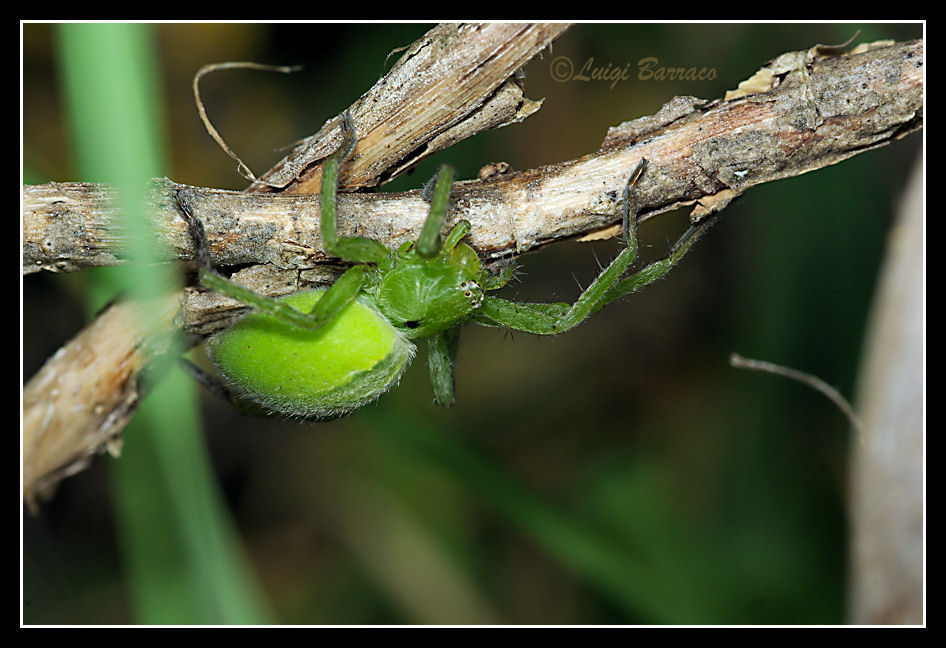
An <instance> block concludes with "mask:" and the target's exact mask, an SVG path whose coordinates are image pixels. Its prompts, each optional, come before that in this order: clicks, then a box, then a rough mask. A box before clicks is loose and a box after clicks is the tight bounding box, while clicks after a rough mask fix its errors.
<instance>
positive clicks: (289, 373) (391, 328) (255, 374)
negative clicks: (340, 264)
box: [178, 112, 709, 419]
mask: <svg viewBox="0 0 946 648" xmlns="http://www.w3.org/2000/svg"><path fill="white" fill-rule="evenodd" d="M341 128H342V134H343V141H342V145H341V146H340V147H339V149H338V150H337V151H336V152H335V153H333V154H332V155H331V156H329V158H328V159H326V161H325V163H324V164H323V175H322V194H321V206H320V209H321V214H320V223H321V228H322V238H323V241H324V243H325V250H326V251H327V252H328V253H329V254H332V255H334V256H337V257H339V258H342V259H345V260H347V261H350V262H354V263H355V265H353V266H352V267H351V268H349V269H348V270H347V271H346V272H345V273H344V274H342V276H341V277H339V278H338V280H337V281H336V282H335V283H334V284H332V286H331V287H330V288H320V289H315V290H308V291H303V292H301V293H296V294H294V295H290V296H288V297H284V298H281V299H273V298H270V297H267V296H265V295H260V294H258V293H256V292H254V291H252V290H249V289H247V288H245V287H243V286H239V285H237V284H235V283H233V282H232V281H230V280H229V279H226V278H225V277H223V276H222V275H220V274H218V273H217V272H216V271H215V270H213V268H211V267H210V264H209V261H208V254H207V241H206V238H205V235H204V231H203V225H202V224H201V222H200V221H199V220H198V219H197V218H196V217H194V215H193V214H192V213H191V211H190V208H189V206H188V205H187V203H186V201H185V200H184V198H183V197H179V200H178V206H179V208H180V211H181V213H182V214H183V215H184V217H185V220H186V221H187V223H188V227H189V231H190V233H191V236H192V238H193V240H194V243H195V247H196V249H197V261H198V266H199V271H200V281H201V283H202V284H203V285H204V286H206V287H208V288H211V289H213V290H217V291H219V292H221V293H223V294H225V295H228V296H230V297H232V298H234V299H237V300H239V301H241V302H243V303H245V304H247V305H249V306H252V307H254V308H255V309H256V310H255V312H252V313H250V314H249V315H247V316H246V317H244V318H243V319H242V320H240V321H239V322H238V323H237V324H235V325H234V326H232V327H231V328H229V329H227V330H226V331H223V332H222V333H220V334H218V335H216V336H215V337H214V338H213V339H212V340H211V342H210V351H211V356H212V357H213V359H214V362H215V364H216V365H217V368H218V369H219V371H220V373H221V374H223V376H224V377H225V378H226V379H227V381H228V382H229V384H230V386H231V388H232V390H233V391H235V392H236V394H237V395H239V396H243V397H246V398H249V399H250V400H252V401H255V402H257V403H259V404H262V405H263V406H264V407H266V408H268V409H270V410H273V411H276V412H279V413H282V414H286V415H289V416H300V417H306V418H321V419H325V418H333V417H336V416H340V415H342V414H345V413H347V412H350V411H352V410H354V409H356V408H358V407H360V406H362V405H364V404H366V403H369V402H371V401H373V400H375V399H376V398H377V397H378V396H380V395H381V394H383V393H384V392H386V391H387V390H389V389H390V388H391V387H392V386H394V385H395V384H396V383H397V381H398V380H399V379H400V376H401V374H402V373H403V371H404V370H405V369H406V368H407V366H408V365H409V364H410V362H411V360H412V359H413V357H414V353H415V347H414V344H413V342H412V340H415V339H422V338H423V339H426V340H427V363H428V366H429V369H430V379H431V384H432V386H433V389H434V397H435V400H436V402H437V403H438V404H440V405H450V404H452V403H453V402H454V384H453V361H454V358H455V354H456V347H457V331H458V325H460V324H463V323H476V324H481V325H484V326H494V327H503V328H510V329H514V330H519V331H526V332H530V333H535V334H538V335H553V334H556V333H561V332H564V331H566V330H568V329H570V328H573V327H574V326H577V325H578V324H580V323H581V322H582V321H584V319H585V318H586V317H588V315H590V314H591V313H592V312H594V311H596V310H598V309H600V308H602V307H603V306H605V305H606V304H608V303H610V302H612V301H614V300H615V299H618V298H620V297H622V296H624V295H626V294H628V293H630V292H632V291H634V290H636V289H638V288H640V287H642V286H645V285H647V284H649V283H652V282H653V281H655V280H657V279H659V278H660V277H662V276H663V275H665V274H666V273H667V272H668V271H669V270H670V268H671V267H673V265H674V264H675V263H676V262H677V261H678V260H679V259H680V258H681V257H682V256H683V255H684V253H685V252H686V251H687V250H688V249H689V247H690V246H691V245H692V244H693V242H694V241H695V240H696V239H697V238H698V237H699V235H700V234H701V233H702V232H703V231H705V230H706V228H707V227H708V226H709V221H705V222H704V223H702V224H700V225H697V226H693V227H691V228H690V229H689V230H688V231H687V232H686V233H685V234H684V235H683V236H682V237H681V238H680V240H679V241H677V243H676V245H675V246H674V247H673V249H672V250H671V253H670V256H668V257H667V258H665V259H662V260H660V261H657V262H654V263H652V264H650V265H648V266H646V267H644V268H643V269H642V270H640V271H639V272H637V273H636V274H633V275H630V276H628V277H624V276H623V275H624V273H625V272H626V271H627V269H628V267H629V266H630V265H631V263H632V262H633V261H634V259H635V258H636V255H637V227H636V226H637V223H636V213H635V210H634V209H633V207H632V205H631V203H632V202H633V190H634V188H635V186H636V184H637V181H638V180H639V179H640V176H641V174H642V173H643V170H644V167H645V163H646V161H645V160H643V159H642V160H641V161H640V163H639V164H638V165H637V167H636V168H635V169H634V171H632V172H631V175H630V177H629V178H628V181H627V183H626V185H625V190H624V195H623V199H624V223H623V224H624V231H625V239H626V242H627V245H626V247H625V248H624V249H623V250H622V251H621V252H620V254H618V256H617V257H616V258H615V259H614V261H612V262H611V264H610V265H609V266H608V267H607V268H605V269H604V270H603V271H602V272H601V274H600V275H598V277H597V278H596V279H595V280H594V281H593V282H592V284H591V285H590V286H588V288H587V289H585V291H584V292H583V293H582V294H581V296H580V297H579V298H578V300H577V301H576V302H575V303H574V304H567V303H553V304H537V303H520V302H512V301H507V300H504V299H500V298H498V297H494V296H492V295H487V294H486V293H487V292H489V291H492V290H496V289H498V288H500V287H501V286H503V285H504V284H505V283H506V282H507V281H508V280H509V278H510V277H511V274H512V273H511V268H507V270H506V271H505V272H502V273H501V274H499V275H496V276H494V275H490V274H489V273H488V272H486V271H485V270H484V269H483V268H482V267H481V265H480V260H479V257H478V256H477V254H476V252H475V251H474V250H473V248H471V247H470V246H469V245H467V244H466V243H463V242H462V239H463V238H464V237H465V236H466V235H467V234H468V233H469V232H470V229H471V226H470V223H469V222H467V221H465V220H461V221H459V222H458V223H457V224H456V225H455V226H454V227H453V229H452V230H451V231H450V233H449V234H448V235H447V236H446V238H442V237H441V229H442V227H443V224H444V221H445V219H446V215H447V210H448V205H449V200H450V189H451V186H452V183H453V171H452V169H450V168H449V167H447V166H443V167H441V169H440V172H439V173H438V175H437V176H436V178H435V179H436V184H435V186H434V189H433V192H432V194H431V196H430V198H429V199H430V212H429V214H428V216H427V219H426V221H425V222H424V226H423V229H422V231H421V233H420V235H419V237H418V238H417V240H416V241H414V242H408V243H404V244H403V245H401V246H400V247H399V248H398V249H397V250H389V249H388V248H386V247H385V246H384V245H383V244H381V243H379V242H378V241H375V240H373V239H368V238H363V237H347V238H339V237H338V236H337V234H336V218H335V203H336V191H337V183H338V170H339V166H340V165H341V164H342V163H343V162H344V161H345V160H346V159H347V158H348V156H349V155H350V154H351V152H352V151H353V150H354V147H355V144H356V139H355V132H354V126H353V124H352V122H351V117H350V116H349V114H348V113H347V112H346V113H345V114H343V115H342V117H341Z"/></svg>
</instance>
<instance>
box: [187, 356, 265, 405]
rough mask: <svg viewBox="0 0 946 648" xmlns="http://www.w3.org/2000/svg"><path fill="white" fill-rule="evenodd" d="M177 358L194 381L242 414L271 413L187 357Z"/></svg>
mask: <svg viewBox="0 0 946 648" xmlns="http://www.w3.org/2000/svg"><path fill="white" fill-rule="evenodd" d="M177 360H178V366H180V368H181V369H182V370H183V371H184V372H185V373H187V374H189V375H190V376H191V378H193V379H194V381H196V382H197V383H199V384H200V385H201V386H203V387H204V388H205V389H206V390H207V391H209V392H210V393H212V394H213V395H214V396H216V397H217V398H220V399H221V400H223V401H226V402H227V403H229V404H230V405H231V406H232V407H233V408H234V409H235V410H237V411H238V412H240V414H243V415H244V416H266V415H268V414H270V413H271V412H270V411H269V410H267V409H265V408H263V407H261V406H260V405H257V404H256V403H254V402H253V401H251V400H248V399H246V398H241V397H240V396H239V395H238V394H236V393H234V392H233V390H231V389H230V388H229V387H227V386H226V385H225V384H223V383H222V382H220V380H219V379H217V377H216V376H214V375H213V374H210V373H207V372H206V371H204V370H203V369H202V368H200V367H199V366H197V365H196V364H194V363H193V362H191V361H190V360H188V359H187V358H184V357H180V358H178V359H177Z"/></svg>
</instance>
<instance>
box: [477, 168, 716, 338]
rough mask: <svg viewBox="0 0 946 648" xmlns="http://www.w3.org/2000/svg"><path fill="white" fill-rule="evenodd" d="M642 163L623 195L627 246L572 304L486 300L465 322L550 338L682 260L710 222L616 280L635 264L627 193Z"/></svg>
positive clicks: (633, 212) (630, 201)
mask: <svg viewBox="0 0 946 648" xmlns="http://www.w3.org/2000/svg"><path fill="white" fill-rule="evenodd" d="M645 165H646V160H641V162H640V164H638V166H637V168H636V169H635V170H634V172H633V173H632V174H631V177H630V179H629V180H628V183H627V186H626V187H625V189H624V219H623V220H624V232H625V241H626V243H627V246H626V247H625V248H624V249H623V250H622V251H621V252H620V254H618V256H617V257H616V258H615V259H614V260H613V261H612V262H611V263H610V264H609V265H608V267H607V268H605V269H604V271H602V272H601V274H599V275H598V277H597V278H596V279H595V280H594V281H593V282H592V283H591V285H590V286H588V288H587V289H585V291H584V292H583V293H582V294H581V296H580V297H579V298H578V299H577V300H576V301H575V303H574V304H572V305H569V304H566V303H556V304H536V303H517V302H511V301H507V300H504V299H500V298H498V297H492V296H487V297H486V299H485V300H484V301H483V305H482V306H481V307H480V308H479V309H478V310H477V311H476V312H475V313H473V315H472V316H471V318H470V319H471V320H472V321H476V322H478V323H480V324H484V325H486V326H500V327H507V328H511V329H516V330H520V331H526V332H529V333H536V334H538V335H554V334H556V333H562V332H564V331H567V330H569V329H571V328H573V327H575V326H577V325H578V324H580V323H581V322H583V321H584V320H585V318H587V317H588V315H590V314H591V313H593V312H595V311H597V310H598V309H600V308H602V307H604V306H605V305H606V304H609V303H610V302H612V301H614V300H615V299H618V298H620V297H623V296H624V295H626V294H628V293H630V292H633V291H635V290H637V289H639V288H642V287H643V286H646V285H648V284H650V283H653V282H654V281H656V280H658V279H660V278H661V277H663V276H664V275H665V274H667V273H668V272H669V271H670V269H671V268H672V267H673V266H674V265H675V264H676V263H677V262H678V261H679V260H680V259H681V258H682V257H683V255H684V254H685V253H686V252H687V250H689V249H690V247H691V246H692V245H693V243H695V242H696V240H697V239H698V238H699V236H700V235H701V234H702V233H703V232H705V231H706V229H707V228H708V227H709V225H710V221H705V222H704V223H702V224H701V225H697V226H693V227H691V228H690V229H689V230H688V231H687V232H686V233H685V234H684V235H683V236H682V237H681V238H680V239H679V240H678V241H677V243H676V244H675V245H674V247H673V249H672V250H671V252H670V255H669V256H668V257H667V258H665V259H662V260H660V261H657V262H655V263H652V264H650V265H648V266H647V267H645V268H644V269H642V270H640V271H639V272H637V273H635V274H633V275H631V276H630V277H627V278H625V279H621V277H622V275H623V274H624V272H626V271H627V268H628V267H629V266H630V265H631V263H633V262H634V260H635V259H636V258H637V213H636V206H635V205H634V204H633V203H634V202H635V201H634V194H633V190H634V187H635V186H636V184H637V181H638V180H639V179H640V176H641V174H642V172H643V169H644V166H645Z"/></svg>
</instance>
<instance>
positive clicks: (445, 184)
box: [414, 164, 469, 259]
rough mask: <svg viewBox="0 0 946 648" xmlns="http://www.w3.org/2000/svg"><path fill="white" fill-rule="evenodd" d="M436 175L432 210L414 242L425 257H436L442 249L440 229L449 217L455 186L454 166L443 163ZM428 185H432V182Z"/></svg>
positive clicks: (418, 252)
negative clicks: (452, 192)
mask: <svg viewBox="0 0 946 648" xmlns="http://www.w3.org/2000/svg"><path fill="white" fill-rule="evenodd" d="M434 177H435V178H436V184H435V185H434V188H433V193H432V194H431V196H430V211H429V212H428V213H427V219H426V220H425V221H424V227H423V229H421V232H420V236H419V237H418V238H417V243H415V244H414V249H415V250H416V251H417V254H418V256H420V257H422V258H424V259H432V258H434V257H435V256H437V255H438V254H439V253H440V250H441V244H440V241H441V239H440V230H441V229H442V228H443V222H444V220H445V219H446V217H447V207H448V206H449V203H450V189H451V188H452V187H453V167H450V166H448V165H446V164H444V165H442V166H441V167H440V171H438V172H437V175H436V176H434ZM427 186H430V183H428V185H427ZM425 191H426V188H425ZM457 227H459V225H458V226H457ZM456 229H457V228H454V232H451V239H452V238H453V234H454V233H455V232H456ZM467 231H469V223H467ZM465 234H466V232H464V233H463V234H461V235H460V236H459V238H457V239H456V241H455V242H454V243H453V246H456V244H457V243H458V242H459V241H460V239H461V238H463V235H465Z"/></svg>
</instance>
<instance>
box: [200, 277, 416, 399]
mask: <svg viewBox="0 0 946 648" xmlns="http://www.w3.org/2000/svg"><path fill="white" fill-rule="evenodd" d="M324 293H325V290H311V291H307V292H302V293H296V294H294V295H290V296H288V297H285V298H283V299H282V300H281V301H284V302H285V303H287V304H289V305H290V306H292V307H294V308H296V309H297V310H299V311H302V312H304V313H305V312H309V310H311V308H312V306H313V305H314V304H315V303H316V302H317V301H318V300H319V299H320V298H321V297H322V295H323V294H324ZM210 350H211V355H212V357H213V359H214V362H215V363H216V364H217V367H218V369H219V370H220V372H221V373H222V374H223V375H224V376H226V378H227V379H228V380H229V381H230V383H231V384H233V385H234V386H235V387H236V388H237V390H238V391H239V392H240V393H241V394H243V395H245V396H247V397H249V398H251V399H252V400H254V401H257V402H259V403H260V404H262V405H264V406H265V407H267V408H269V409H272V410H275V411H277V412H280V413H282V414H286V415H288V416H301V417H306V418H332V417H335V416H340V415H342V414H345V413H347V412H350V411H351V410H353V409H356V408H358V407H361V406H362V405H365V404H366V403H369V402H371V401H373V400H375V399H376V398H377V397H378V396H380V395H381V394H383V393H384V392H386V391H387V390H388V389H390V388H391V387H392V386H394V384H396V383H397V381H398V379H399V378H400V376H401V374H402V373H403V371H404V369H405V368H406V367H407V366H408V364H410V361H411V359H412V358H413V355H414V345H413V344H412V343H411V342H409V341H408V340H407V339H405V337H404V336H403V334H401V333H400V332H398V331H397V330H396V329H395V328H394V327H393V326H391V324H390V323H389V322H388V320H387V319H385V318H384V316H382V315H381V314H380V313H378V311H377V310H376V309H375V308H374V307H373V305H371V303H370V302H369V301H368V300H367V299H359V300H356V301H354V302H352V303H351V305H349V306H348V307H347V308H346V309H345V310H344V311H343V312H342V313H341V315H339V316H338V317H337V318H336V319H335V320H334V321H332V322H331V323H330V324H328V325H326V326H325V327H323V328H320V329H318V330H315V331H309V330H305V329H301V328H298V327H295V326H292V325H291V324H286V323H284V322H281V321H279V320H277V319H276V318H274V317H272V316H271V315H267V314H265V313H260V312H255V313H251V314H250V315H247V316H246V317H245V318H243V319H242V320H240V321H239V322H238V323H237V324H235V325H234V326H233V327H231V328H230V329H228V330H226V331H224V332H223V333H221V334H220V335H218V336H217V337H215V338H214V339H213V340H212V341H211V344H210Z"/></svg>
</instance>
